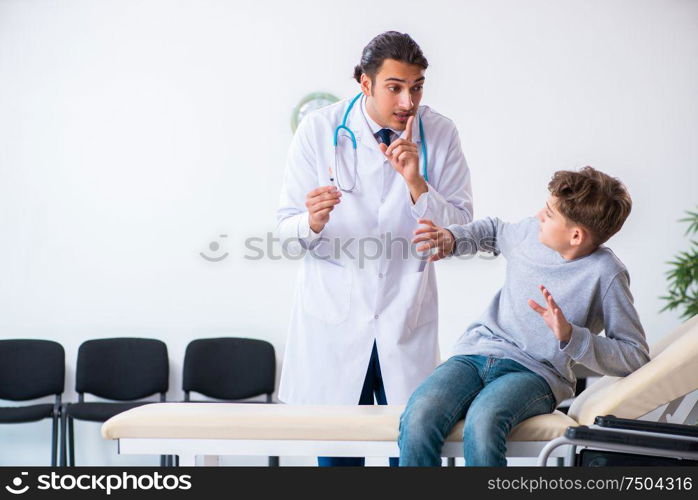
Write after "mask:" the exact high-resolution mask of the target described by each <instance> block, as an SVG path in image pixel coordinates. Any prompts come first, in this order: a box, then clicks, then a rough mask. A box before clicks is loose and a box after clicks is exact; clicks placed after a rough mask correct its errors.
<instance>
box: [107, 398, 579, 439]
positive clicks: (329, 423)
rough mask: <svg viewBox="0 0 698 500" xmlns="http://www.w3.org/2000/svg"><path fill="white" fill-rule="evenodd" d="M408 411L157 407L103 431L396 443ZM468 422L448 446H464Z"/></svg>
mask: <svg viewBox="0 0 698 500" xmlns="http://www.w3.org/2000/svg"><path fill="white" fill-rule="evenodd" d="M403 409H404V406H377V405H374V406H301V405H285V404H250V403H153V404H148V405H144V406H139V407H137V408H133V409H131V410H128V411H126V412H124V413H121V414H119V415H116V416H114V417H112V418H110V419H109V420H107V421H106V422H105V423H104V424H103V425H102V436H103V437H104V438H105V439H126V438H169V439H249V440H254V439H263V440H320V441H324V440H327V441H396V440H397V437H398V425H399V420H400V414H401V413H402V411H403ZM576 425H578V424H577V422H575V421H574V420H573V419H572V418H570V417H568V416H567V415H565V414H564V413H561V412H559V411H555V412H554V413H551V414H548V415H539V416H536V417H533V418H530V419H528V420H526V421H524V422H522V423H521V424H519V425H518V426H516V427H515V428H514V429H513V430H512V432H511V434H510V436H509V440H510V441H549V440H551V439H554V438H556V437H558V436H561V435H562V434H564V432H565V429H567V427H569V426H576ZM462 432H463V421H460V422H459V423H458V424H457V425H456V427H455V428H454V429H453V431H452V432H451V434H450V436H449V438H448V440H449V441H460V440H462Z"/></svg>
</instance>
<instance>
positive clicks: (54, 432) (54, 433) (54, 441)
mask: <svg viewBox="0 0 698 500" xmlns="http://www.w3.org/2000/svg"><path fill="white" fill-rule="evenodd" d="M52 420H53V422H52V423H51V424H52V425H51V467H55V466H56V452H57V448H58V415H56V414H55V413H54V414H53V418H52Z"/></svg>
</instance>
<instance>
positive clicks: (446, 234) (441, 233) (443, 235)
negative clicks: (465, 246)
mask: <svg viewBox="0 0 698 500" xmlns="http://www.w3.org/2000/svg"><path fill="white" fill-rule="evenodd" d="M417 222H419V223H420V224H423V227H420V228H419V229H417V230H416V231H415V232H414V234H415V238H414V239H413V240H412V243H422V242H424V244H423V245H421V246H418V247H417V251H418V252H424V251H426V250H430V249H432V248H436V249H437V250H436V252H434V253H433V254H432V255H431V256H430V257H429V259H428V260H429V262H436V261H437V260H441V259H443V258H444V257H446V256H448V255H450V254H451V253H453V247H454V245H455V242H456V240H455V238H454V237H453V234H452V233H451V231H449V230H448V229H445V228H443V227H439V226H437V225H436V224H434V223H433V222H432V221H431V220H429V219H418V220H417Z"/></svg>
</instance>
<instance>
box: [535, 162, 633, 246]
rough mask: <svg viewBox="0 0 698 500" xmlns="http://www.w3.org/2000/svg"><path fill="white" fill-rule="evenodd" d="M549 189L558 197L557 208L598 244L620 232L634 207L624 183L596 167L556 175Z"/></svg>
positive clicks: (559, 172)
mask: <svg viewBox="0 0 698 500" xmlns="http://www.w3.org/2000/svg"><path fill="white" fill-rule="evenodd" d="M548 190H549V191H550V194H552V195H553V196H555V197H556V198H557V199H556V200H555V201H556V203H555V208H557V210H558V211H559V212H560V213H561V214H562V215H563V216H564V217H565V218H566V219H568V220H569V221H572V222H574V223H576V224H581V225H582V226H584V227H586V228H587V230H588V231H589V232H590V233H591V236H592V240H593V242H594V244H595V245H600V244H602V243H604V242H606V240H608V239H609V238H610V237H611V236H613V235H614V234H616V233H617V232H618V231H620V228H621V227H623V223H624V222H625V219H627V218H628V215H629V214H630V210H631V209H632V206H633V202H632V200H631V199H630V195H629V194H628V190H627V189H626V188H625V186H624V185H623V183H622V182H621V181H619V180H618V179H616V178H613V177H611V176H610V175H606V174H604V173H603V172H599V171H598V170H596V169H594V168H592V167H584V168H582V169H581V170H579V171H577V172H574V171H571V170H560V171H558V172H555V174H554V175H553V178H552V179H551V180H550V183H549V184H548Z"/></svg>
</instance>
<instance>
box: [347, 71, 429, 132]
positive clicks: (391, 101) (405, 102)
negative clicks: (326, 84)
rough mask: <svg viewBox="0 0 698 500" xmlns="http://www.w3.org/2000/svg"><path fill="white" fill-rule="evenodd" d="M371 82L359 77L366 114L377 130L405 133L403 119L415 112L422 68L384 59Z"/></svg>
mask: <svg viewBox="0 0 698 500" xmlns="http://www.w3.org/2000/svg"><path fill="white" fill-rule="evenodd" d="M374 80H375V81H371V78H370V77H369V76H368V75H366V74H363V75H361V91H362V92H363V93H364V95H365V96H366V110H367V111H368V114H369V115H370V116H371V118H372V119H373V121H375V122H376V123H377V124H378V125H380V126H381V127H387V128H391V129H393V130H405V126H406V125H407V119H408V118H409V117H410V116H411V115H414V114H415V113H416V112H417V109H418V108H419V101H421V99H422V91H423V90H422V88H423V85H424V68H422V67H421V66H417V65H415V64H407V63H404V62H402V61H396V60H395V59H386V60H384V61H383V64H382V65H381V67H380V69H379V70H378V72H377V73H376V76H375V78H374Z"/></svg>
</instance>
